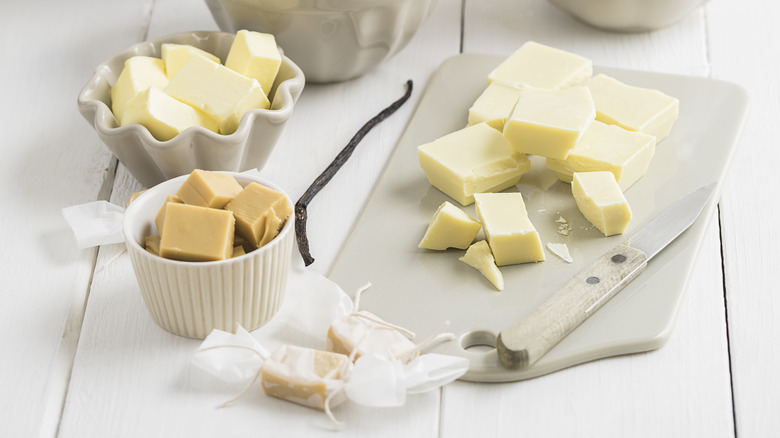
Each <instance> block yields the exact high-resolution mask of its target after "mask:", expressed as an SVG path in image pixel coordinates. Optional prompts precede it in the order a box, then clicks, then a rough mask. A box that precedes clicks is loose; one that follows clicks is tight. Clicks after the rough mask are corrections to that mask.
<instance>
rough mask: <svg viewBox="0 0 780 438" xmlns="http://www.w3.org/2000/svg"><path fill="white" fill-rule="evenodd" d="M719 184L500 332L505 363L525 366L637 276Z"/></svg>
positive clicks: (675, 207) (691, 197)
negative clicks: (525, 316) (522, 318)
mask: <svg viewBox="0 0 780 438" xmlns="http://www.w3.org/2000/svg"><path fill="white" fill-rule="evenodd" d="M714 188H715V183H711V184H709V185H707V186H704V187H701V188H699V189H697V190H694V191H693V192H691V193H689V194H687V195H686V196H684V197H683V198H681V199H679V200H677V201H676V202H675V203H674V204H672V205H671V206H669V207H668V208H667V209H666V210H664V211H662V212H661V213H660V214H659V215H658V216H656V217H655V218H653V219H652V220H651V221H650V222H649V223H648V224H647V225H645V226H644V227H642V228H641V229H640V230H639V231H637V232H636V233H635V234H634V236H633V237H631V239H629V240H628V241H627V242H625V243H622V244H620V245H618V246H616V247H615V248H613V249H612V250H610V251H607V253H605V254H604V255H602V256H601V257H599V258H598V259H596V260H595V261H594V262H593V263H591V264H590V265H588V266H587V267H586V268H585V269H583V270H582V271H580V272H579V273H578V274H576V275H575V276H574V277H573V278H572V279H571V280H569V281H568V282H567V283H566V284H565V285H564V286H563V287H562V288H561V289H559V290H558V291H556V292H555V293H554V294H553V295H552V296H551V297H550V298H548V299H547V301H545V302H544V303H543V304H542V305H541V306H539V307H538V308H537V309H536V310H535V311H534V312H533V313H532V314H531V315H529V316H528V317H527V318H525V319H524V320H522V321H520V322H519V323H518V324H516V325H514V326H512V327H509V328H507V329H505V330H503V331H501V333H499V335H498V339H497V340H496V351H497V352H498V358H499V359H500V360H501V363H502V364H504V366H505V367H507V368H512V369H526V368H529V367H530V366H531V365H533V364H534V363H536V361H538V360H539V359H540V358H541V357H542V356H544V354H545V353H547V352H548V351H549V350H550V349H551V348H552V347H554V346H555V345H556V344H557V343H558V342H560V341H561V340H562V339H563V338H565V337H566V335H568V334H569V333H571V331H572V330H574V329H575V328H576V327H577V326H579V325H580V324H581V323H582V322H583V321H585V320H586V319H587V318H588V317H590V316H591V315H592V314H593V313H595V312H596V311H597V310H598V309H599V308H601V306H603V305H604V303H606V302H607V301H609V299H610V298H612V297H613V296H615V294H617V293H618V292H619V291H620V290H621V289H623V287H625V286H626V285H627V284H628V283H630V282H631V281H632V280H633V279H634V278H636V277H637V276H638V275H639V274H640V273H641V272H642V271H643V270H644V268H645V267H646V266H647V262H648V261H650V260H651V259H652V258H653V257H654V256H655V255H656V254H658V253H659V252H660V251H661V250H662V249H664V248H665V247H666V246H667V245H668V244H670V243H671V242H672V241H674V239H676V238H677V237H678V236H679V235H680V234H682V233H683V232H684V231H685V230H687V229H688V227H690V226H691V225H692V224H693V222H694V221H695V220H696V218H697V217H699V214H700V213H701V211H702V210H703V209H704V206H705V205H706V204H707V201H708V200H709V199H710V196H711V195H712V192H713V190H714Z"/></svg>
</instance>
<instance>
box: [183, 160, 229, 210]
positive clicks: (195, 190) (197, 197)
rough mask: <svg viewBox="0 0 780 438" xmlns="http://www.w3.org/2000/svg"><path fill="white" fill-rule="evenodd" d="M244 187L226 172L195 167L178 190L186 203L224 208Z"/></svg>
mask: <svg viewBox="0 0 780 438" xmlns="http://www.w3.org/2000/svg"><path fill="white" fill-rule="evenodd" d="M243 189H244V188H243V187H241V184H239V183H238V181H236V179H235V178H233V176H232V175H228V174H225V173H217V172H209V171H207V170H201V169H195V170H193V171H192V172H191V173H190V176H188V177H187V179H186V180H185V181H184V184H182V185H181V187H179V190H178V191H177V192H176V196H178V197H179V198H180V199H181V200H182V201H183V202H184V203H185V204H191V205H199V206H201V207H211V208H224V207H225V205H226V204H227V203H228V202H230V201H231V200H232V199H233V198H235V197H236V195H238V194H239V193H241V191H242V190H243Z"/></svg>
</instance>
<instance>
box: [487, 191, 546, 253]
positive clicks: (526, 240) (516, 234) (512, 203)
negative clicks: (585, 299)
mask: <svg viewBox="0 0 780 438" xmlns="http://www.w3.org/2000/svg"><path fill="white" fill-rule="evenodd" d="M474 198H475V200H476V208H477V214H478V215H479V218H480V221H481V222H482V229H483V230H484V232H485V236H486V237H487V241H488V243H489V244H490V249H491V251H492V252H493V257H495V259H496V265H498V266H505V265H512V264H517V263H528V262H541V261H544V251H543V250H542V241H541V239H540V238H539V233H538V232H537V231H536V228H534V226H533V224H532V223H531V221H530V220H529V219H528V213H527V212H526V209H525V202H523V195H522V194H521V193H478V194H475V195H474Z"/></svg>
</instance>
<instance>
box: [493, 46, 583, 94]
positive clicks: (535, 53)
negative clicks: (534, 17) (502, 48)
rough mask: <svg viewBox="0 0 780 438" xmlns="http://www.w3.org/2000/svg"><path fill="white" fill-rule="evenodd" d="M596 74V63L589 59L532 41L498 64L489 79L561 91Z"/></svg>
mask: <svg viewBox="0 0 780 438" xmlns="http://www.w3.org/2000/svg"><path fill="white" fill-rule="evenodd" d="M592 74H593V63H592V62H591V61H590V60H589V59H586V58H583V57H582V56H579V55H575V54H573V53H570V52H566V51H564V50H560V49H556V48H553V47H549V46H545V45H543V44H539V43H536V42H534V41H529V42H527V43H525V44H523V45H522V47H520V48H519V49H517V50H516V51H515V52H514V53H513V54H512V55H510V56H509V57H508V58H507V59H505V60H504V62H502V63H501V64H500V65H499V66H498V67H496V69H495V70H493V71H492V72H491V73H490V75H489V76H488V80H489V81H490V82H496V81H497V82H504V83H507V84H510V85H513V86H516V87H522V86H526V85H530V86H532V87H539V88H547V89H551V90H557V89H560V88H568V87H571V86H574V85H579V84H581V83H583V82H584V81H586V80H587V79H588V78H590V76H591V75H592Z"/></svg>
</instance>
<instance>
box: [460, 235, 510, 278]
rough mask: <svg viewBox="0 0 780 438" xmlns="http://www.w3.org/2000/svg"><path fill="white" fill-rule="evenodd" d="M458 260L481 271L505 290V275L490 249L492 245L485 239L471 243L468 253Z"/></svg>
mask: <svg viewBox="0 0 780 438" xmlns="http://www.w3.org/2000/svg"><path fill="white" fill-rule="evenodd" d="M458 260H460V261H462V262H463V263H465V264H467V265H469V266H471V267H472V268H474V269H476V270H477V271H479V272H480V273H481V274H482V275H484V276H485V278H487V279H488V281H490V282H491V283H492V284H493V286H495V287H496V289H498V290H504V276H503V275H501V271H500V270H499V269H498V266H496V260H495V258H493V253H492V252H491V251H490V245H488V243H487V242H486V241H484V240H480V241H479V242H477V243H475V244H473V245H471V246H470V247H469V249H468V250H466V254H464V255H463V257H460V258H458Z"/></svg>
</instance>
